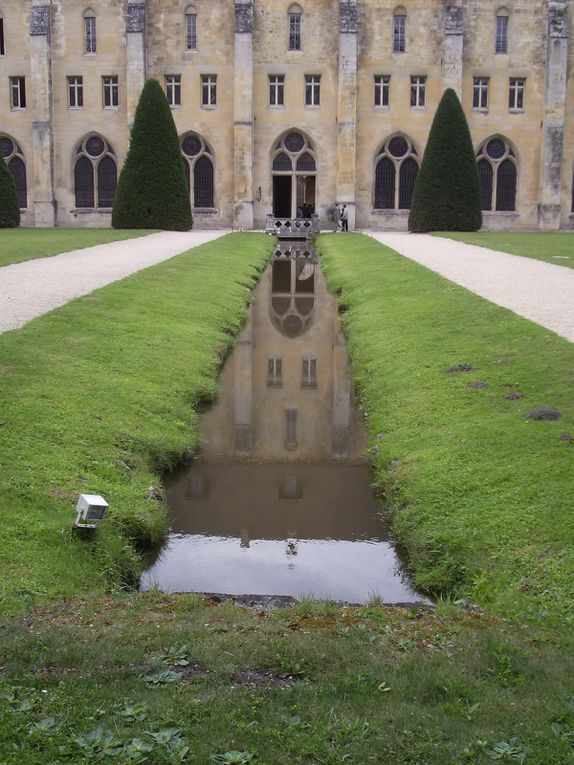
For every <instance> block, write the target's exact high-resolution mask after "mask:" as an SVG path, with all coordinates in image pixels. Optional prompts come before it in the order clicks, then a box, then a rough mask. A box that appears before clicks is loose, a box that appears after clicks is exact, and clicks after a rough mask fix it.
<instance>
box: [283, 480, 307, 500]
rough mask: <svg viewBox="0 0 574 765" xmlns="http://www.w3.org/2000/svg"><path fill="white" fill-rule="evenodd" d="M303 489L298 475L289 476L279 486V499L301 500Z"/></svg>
mask: <svg viewBox="0 0 574 765" xmlns="http://www.w3.org/2000/svg"><path fill="white" fill-rule="evenodd" d="M302 496H303V487H302V485H301V481H300V480H299V479H298V478H297V476H296V475H289V476H287V478H285V480H284V481H283V483H282V484H281V485H280V486H279V499H301V497H302Z"/></svg>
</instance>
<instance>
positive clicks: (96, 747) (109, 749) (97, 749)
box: [72, 728, 123, 760]
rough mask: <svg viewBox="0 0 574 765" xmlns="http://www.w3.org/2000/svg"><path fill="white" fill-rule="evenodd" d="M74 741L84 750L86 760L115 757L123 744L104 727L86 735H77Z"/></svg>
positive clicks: (77, 746) (78, 747)
mask: <svg viewBox="0 0 574 765" xmlns="http://www.w3.org/2000/svg"><path fill="white" fill-rule="evenodd" d="M72 743H73V744H74V746H75V747H76V748H77V749H79V750H80V751H81V752H82V756H83V757H84V758H85V759H86V760H95V759H96V758H97V759H102V758H104V757H115V756H116V755H117V754H118V753H119V751H120V750H121V749H122V746H123V744H122V742H121V741H120V739H118V738H116V736H114V734H113V733H110V731H105V730H103V729H102V728H96V729H95V730H93V731H90V732H89V733H86V734H85V735H84V736H76V737H75V738H73V739H72Z"/></svg>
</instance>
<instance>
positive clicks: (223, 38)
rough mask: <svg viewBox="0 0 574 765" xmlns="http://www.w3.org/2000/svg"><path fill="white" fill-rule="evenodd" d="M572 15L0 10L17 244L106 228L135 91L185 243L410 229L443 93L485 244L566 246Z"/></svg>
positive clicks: (487, 2)
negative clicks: (151, 81) (531, 234)
mask: <svg viewBox="0 0 574 765" xmlns="http://www.w3.org/2000/svg"><path fill="white" fill-rule="evenodd" d="M571 13H572V0H506V1H505V2H495V1H493V0H403V2H402V4H401V5H397V3H396V2H389V0H301V2H300V3H290V0H235V2H233V0H195V1H194V2H193V4H190V3H188V2H186V0H147V1H146V2H128V1H127V0H0V82H1V83H3V84H2V86H1V87H0V151H2V153H3V155H4V158H5V160H6V162H7V164H8V166H9V168H10V170H11V171H12V173H13V175H14V178H15V180H16V186H17V190H18V194H19V198H20V205H21V208H22V224H23V225H26V226H54V225H62V226H109V225H110V220H111V205H112V202H113V196H114V192H115V188H116V183H117V175H118V172H119V170H120V169H121V166H122V164H123V162H124V160H125V157H126V153H127V150H128V144H129V132H130V125H131V122H132V121H133V116H134V111H135V108H136V106H137V102H138V97H139V94H140V91H141V89H142V87H143V83H144V81H145V79H146V78H148V77H155V78H156V79H158V80H159V82H160V83H161V84H162V87H163V88H164V90H165V93H166V97H167V98H168V101H169V103H170V105H171V107H172V110H173V116H174V119H175V123H176V125H177V129H178V132H179V135H180V137H181V146H182V157H183V160H184V163H185V168H186V172H187V176H188V179H189V186H190V196H191V200H192V206H193V209H194V218H195V226H196V227H198V228H215V227H231V226H233V227H236V228H244V229H250V228H262V227H263V226H264V225H265V219H266V216H267V214H269V213H273V214H274V215H275V216H276V217H278V218H283V219H288V218H292V217H300V218H305V217H309V216H310V215H311V214H312V213H318V214H319V216H320V219H321V224H322V226H323V227H332V226H333V225H334V224H333V223H332V212H333V209H334V206H335V204H336V203H339V204H341V203H345V204H346V205H347V207H348V211H349V228H354V227H355V226H357V227H362V228H364V227H369V228H373V229H397V230H401V229H405V228H406V224H407V218H408V208H409V206H410V201H411V195H412V189H413V186H414V182H415V180H416V175H417V172H418V168H419V166H420V162H421V159H422V156H423V153H424V149H425V145H426V141H427V138H428V133H429V130H430V125H431V122H432V119H433V116H434V113H435V110H436V107H437V105H438V102H439V100H440V97H441V95H442V93H443V91H444V90H445V88H447V87H451V88H454V89H455V90H456V92H457V93H458V95H459V97H460V99H461V101H462V105H463V107H464V110H465V113H466V115H467V118H468V122H469V125H470V130H471V134H472V138H473V142H474V146H475V150H476V156H477V163H478V168H479V173H480V178H481V190H482V203H483V210H484V225H485V227H486V228H488V229H493V230H496V229H525V228H530V229H536V228H539V229H543V230H557V229H572V228H574V189H573V185H574V183H573V181H574V77H573V76H572V73H573V68H574V55H573V53H572V50H571V48H570V46H569V23H570V18H569V17H570V16H571Z"/></svg>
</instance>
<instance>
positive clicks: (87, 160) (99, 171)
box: [74, 135, 118, 209]
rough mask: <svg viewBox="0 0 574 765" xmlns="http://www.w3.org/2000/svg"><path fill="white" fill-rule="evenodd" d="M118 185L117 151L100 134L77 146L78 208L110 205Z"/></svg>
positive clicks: (75, 168)
mask: <svg viewBox="0 0 574 765" xmlns="http://www.w3.org/2000/svg"><path fill="white" fill-rule="evenodd" d="M117 185H118V167H117V162H116V156H115V152H114V150H113V149H112V147H111V146H110V145H109V143H108V142H107V141H106V140H105V138H102V137H101V136H99V135H90V136H88V137H87V138H85V139H84V140H83V141H82V143H81V144H80V145H79V146H78V148H77V149H76V156H75V160H74V193H75V196H76V207H82V208H87V209H95V208H103V209H108V208H111V207H112V205H113V203H114V196H115V194H116V188H117Z"/></svg>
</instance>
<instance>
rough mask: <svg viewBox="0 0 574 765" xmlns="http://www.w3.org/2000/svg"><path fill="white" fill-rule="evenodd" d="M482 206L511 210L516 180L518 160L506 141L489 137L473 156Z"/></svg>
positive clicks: (502, 210)
mask: <svg viewBox="0 0 574 765" xmlns="http://www.w3.org/2000/svg"><path fill="white" fill-rule="evenodd" d="M477 162H478V174H479V177H480V191H481V199H482V209H483V210H486V211H490V210H496V211H497V212H514V211H515V210H516V194H517V181H518V163H517V161H516V156H515V154H514V151H513V150H512V148H511V146H510V144H509V143H508V141H507V140H506V139H504V138H502V137H495V138H489V140H488V141H486V142H485V143H484V144H483V145H482V147H481V148H480V150H479V152H478V156H477Z"/></svg>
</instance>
